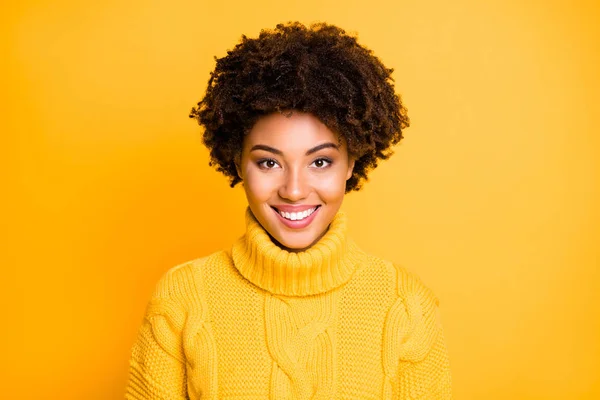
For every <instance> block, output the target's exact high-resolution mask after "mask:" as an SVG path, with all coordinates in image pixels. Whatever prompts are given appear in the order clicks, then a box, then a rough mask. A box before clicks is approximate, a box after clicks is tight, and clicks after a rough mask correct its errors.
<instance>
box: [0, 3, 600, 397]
mask: <svg viewBox="0 0 600 400" xmlns="http://www.w3.org/2000/svg"><path fill="white" fill-rule="evenodd" d="M0 19H1V21H0V38H1V39H0V43H1V44H2V48H0V50H2V53H1V54H2V56H1V60H2V61H1V63H0V68H1V71H0V72H1V74H0V76H1V77H0V79H1V87H2V104H0V112H1V113H2V114H1V118H0V127H1V136H0V145H1V146H0V147H1V151H2V153H1V155H2V157H1V160H2V161H1V163H2V166H1V167H2V168H1V169H0V171H1V172H0V173H1V175H0V177H1V178H2V196H1V199H2V200H1V201H2V211H3V213H2V223H1V225H2V240H1V241H0V243H2V248H1V252H0V254H1V257H2V258H1V267H2V270H1V279H0V300H1V303H0V304H2V309H3V311H2V317H1V319H2V328H1V329H0V332H1V333H0V339H1V340H0V346H1V347H0V354H1V357H2V363H1V364H0V365H1V366H0V375H1V376H2V378H1V379H0V382H1V383H0V385H1V386H2V387H0V393H2V394H1V395H0V396H1V397H2V398H6V399H34V398H44V399H54V398H56V399H120V398H123V394H124V387H125V383H126V379H127V368H128V365H127V364H128V360H129V351H130V348H131V346H132V344H133V341H134V340H135V337H136V333H137V329H138V327H139V326H140V324H141V322H142V317H143V313H144V310H145V306H146V303H147V302H148V300H149V298H150V294H151V292H152V290H153V288H154V285H155V284H156V281H157V280H158V279H159V277H160V276H161V275H162V274H163V273H164V272H165V271H167V270H168V269H169V268H171V267H173V266H174V265H177V264H180V263H182V262H185V261H188V260H191V259H194V258H197V257H201V256H205V255H207V254H210V253H212V252H214V251H217V250H219V249H222V248H226V247H228V246H230V245H231V244H232V243H233V241H234V240H235V239H236V238H237V237H239V236H240V235H241V234H242V233H243V230H244V225H243V223H244V220H243V213H244V209H245V198H244V195H243V190H242V189H241V187H238V188H235V189H230V188H229V187H228V182H227V180H226V179H225V178H224V177H222V176H221V175H219V174H218V173H217V172H215V171H214V170H213V169H211V168H210V167H209V166H208V155H207V151H206V149H204V148H203V147H202V144H201V133H202V131H201V128H200V127H199V126H198V125H197V124H196V123H195V122H194V121H193V120H191V119H189V118H188V113H189V111H190V109H191V107H192V106H194V105H195V104H196V102H197V101H198V100H200V99H201V97H202V95H203V94H204V90H205V89H206V84H207V82H208V78H209V73H210V71H211V70H212V68H213V67H214V65H215V61H214V56H218V57H222V56H224V55H225V54H226V52H227V50H228V49H231V48H233V46H234V45H235V44H236V43H238V41H239V39H240V38H241V35H242V34H246V35H247V36H250V37H256V36H257V35H258V34H259V32H260V30H261V29H263V28H273V27H275V25H276V24H277V23H279V22H284V21H289V20H298V21H300V22H303V23H310V22H316V21H325V22H329V23H333V24H336V25H339V26H340V27H342V28H344V29H346V31H348V32H350V33H355V34H357V35H358V38H359V42H360V43H362V44H364V45H365V46H367V47H368V48H370V49H372V50H373V51H374V52H375V54H376V55H377V56H379V57H380V58H381V60H382V61H383V62H384V64H385V65H386V66H388V67H391V68H394V70H395V71H394V73H393V76H394V78H395V82H396V89H397V92H398V93H399V94H401V96H402V99H403V101H404V102H405V104H406V106H407V108H408V111H409V116H410V118H411V127H410V128H409V129H407V130H406V132H405V139H404V140H403V141H402V142H401V144H400V145H398V146H397V147H396V148H395V155H394V156H393V157H392V158H391V159H390V160H388V161H386V162H383V163H381V165H380V167H379V168H378V169H377V170H375V171H373V173H372V174H371V178H370V181H369V182H368V183H367V184H366V185H365V186H364V189H363V191H361V192H357V193H352V194H349V195H348V196H347V198H346V201H345V203H344V206H343V207H344V209H345V210H346V211H347V213H348V214H349V221H350V233H351V235H352V236H353V238H354V240H355V241H356V242H358V244H359V245H361V247H362V248H363V249H365V250H366V251H368V252H371V253H373V254H376V255H379V256H381V257H384V258H387V259H389V260H392V261H394V262H397V263H399V264H402V265H404V266H405V267H406V268H408V269H409V270H411V271H413V272H415V273H417V274H418V275H419V276H420V277H421V278H422V280H423V281H424V282H425V283H426V284H427V285H428V286H429V287H431V288H432V289H433V290H434V292H435V293H436V294H437V296H438V297H439V299H440V306H441V315H442V319H443V324H444V328H445V333H446V340H447V344H448V349H449V353H450V361H451V367H452V373H453V379H454V391H455V397H456V398H457V399H464V400H470V399H556V400H558V399H561V400H563V399H598V398H600V340H599V338H600V295H599V293H600V283H599V282H600V276H599V275H600V273H599V270H600V261H599V258H600V257H599V255H600V254H599V253H600V251H599V247H600V246H599V245H600V212H599V210H600V206H599V205H600V195H599V191H598V189H599V186H600V182H599V181H600V177H599V172H600V165H599V164H600V162H599V161H598V157H600V139H599V137H598V134H599V132H600V118H599V116H598V108H599V106H600V102H599V94H598V93H599V92H600V77H599V74H598V70H600V46H599V45H598V43H599V39H600V29H599V26H600V5H599V4H598V3H597V2H596V1H567V0H545V1H516V0H510V1H507V0H493V1H485V2H484V1H475V0H455V1H445V0H425V1H416V0H407V1H403V0H400V1H388V0H371V1H354V0H351V1H331V0H305V1H302V2H293V1H267V0H259V1H252V2H246V1H239V0H233V1H219V2H208V1H183V0H171V1H167V2H165V1H155V0H145V1H114V0H113V1H103V2H83V1H79V2H77V1H61V0H58V1H47V0H38V1H33V0H28V1H20V2H16V1H14V2H12V4H11V3H10V2H9V3H3V5H2V12H1V17H0Z"/></svg>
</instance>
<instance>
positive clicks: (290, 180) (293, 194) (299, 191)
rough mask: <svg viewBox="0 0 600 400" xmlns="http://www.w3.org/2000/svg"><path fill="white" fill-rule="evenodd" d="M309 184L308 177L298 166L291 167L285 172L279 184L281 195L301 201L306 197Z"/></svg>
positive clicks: (284, 197) (290, 199)
mask: <svg viewBox="0 0 600 400" xmlns="http://www.w3.org/2000/svg"><path fill="white" fill-rule="evenodd" d="M308 188H309V185H308V182H307V181H306V177H305V176H304V175H303V173H302V171H301V170H300V169H298V168H289V169H288V170H287V171H286V173H285V174H283V177H282V181H281V184H280V185H279V196H280V197H281V198H283V199H287V200H289V201H294V202H295V201H299V200H302V199H304V198H306V196H307V194H308V190H309V189H308Z"/></svg>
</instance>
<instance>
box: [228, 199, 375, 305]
mask: <svg viewBox="0 0 600 400" xmlns="http://www.w3.org/2000/svg"><path fill="white" fill-rule="evenodd" d="M347 234H348V231H347V217H346V214H345V213H344V212H343V211H338V213H337V214H336V215H335V217H334V219H333V221H332V222H331V224H330V225H329V229H328V230H327V232H325V234H324V235H323V236H322V237H321V239H319V241H318V242H317V243H315V244H314V245H312V246H311V247H309V248H308V249H306V250H304V251H301V252H290V251H287V250H284V249H282V248H281V247H279V246H278V245H276V244H275V243H274V242H273V241H272V239H271V237H270V236H269V234H268V233H267V232H266V231H265V229H264V228H263V227H262V226H261V225H260V223H259V222H258V221H257V220H256V218H255V217H254V215H253V214H252V212H251V211H250V207H248V208H247V209H246V233H245V235H244V236H242V237H241V238H240V239H238V240H237V241H236V242H235V243H234V245H233V247H232V251H231V254H232V257H233V262H234V264H235V267H236V268H237V269H238V271H239V272H240V273H241V274H242V276H244V277H245V278H246V279H248V280H249V281H250V282H252V283H253V284H255V285H256V286H258V287H260V288H262V289H264V290H266V291H268V292H271V293H273V294H277V295H285V296H310V295H314V294H319V293H323V292H327V291H329V290H331V289H334V288H336V287H338V286H341V285H343V284H344V283H346V282H347V281H348V280H349V279H350V277H351V276H352V274H353V272H354V270H355V269H356V266H357V264H358V262H359V260H360V259H361V258H362V257H363V256H364V253H363V252H362V251H361V250H360V249H359V248H358V247H357V246H356V244H355V243H354V242H353V241H352V240H350V238H348V236H347Z"/></svg>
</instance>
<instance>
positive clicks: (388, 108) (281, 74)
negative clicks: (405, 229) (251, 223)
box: [190, 21, 409, 193]
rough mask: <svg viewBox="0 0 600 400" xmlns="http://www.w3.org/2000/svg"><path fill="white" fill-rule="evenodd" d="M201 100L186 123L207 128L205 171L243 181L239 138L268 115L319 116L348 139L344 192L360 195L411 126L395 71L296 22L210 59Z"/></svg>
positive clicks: (337, 31)
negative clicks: (349, 167)
mask: <svg viewBox="0 0 600 400" xmlns="http://www.w3.org/2000/svg"><path fill="white" fill-rule="evenodd" d="M215 60H216V64H217V65H216V67H215V70H214V71H213V72H211V74H210V79H209V81H208V87H207V89H206V94H205V96H204V98H203V99H202V100H201V101H200V102H198V105H197V107H193V108H192V111H191V113H190V118H194V119H196V120H197V121H198V123H199V124H200V125H202V126H204V127H205V131H204V136H203V142H204V144H205V145H206V147H208V149H209V150H210V157H211V160H210V163H209V164H210V165H211V166H214V165H216V168H217V170H218V171H220V172H222V173H224V174H225V175H226V176H228V177H229V178H230V179H231V183H230V185H231V187H234V186H235V185H236V184H237V183H239V182H240V181H241V179H240V177H239V176H238V174H237V171H236V167H235V160H236V157H237V156H239V155H240V153H241V149H242V143H243V139H244V135H246V134H247V133H248V132H249V131H250V130H251V129H252V127H253V125H254V124H255V123H256V121H257V120H258V119H259V118H260V117H262V116H264V115H267V114H270V113H273V112H283V111H285V110H298V111H301V112H306V113H310V114H312V115H314V116H315V117H317V118H318V119H319V120H321V122H323V123H324V124H325V125H326V126H327V127H328V128H329V129H330V130H331V131H333V132H335V133H337V134H338V136H339V135H342V136H343V137H344V138H345V139H346V143H347V146H348V153H349V155H350V156H352V157H354V158H355V165H354V171H353V174H352V177H351V178H350V179H348V181H347V182H346V193H347V192H349V191H351V190H359V189H360V187H361V183H362V180H363V179H364V180H367V172H368V171H369V170H370V169H372V168H375V167H376V166H377V162H378V160H380V159H387V158H389V156H390V155H392V153H393V151H392V150H391V147H392V146H393V145H395V144H396V143H398V142H399V141H400V140H401V139H402V138H403V136H402V129H404V128H406V127H408V126H409V119H408V116H407V114H406V108H405V107H404V106H403V105H402V103H401V100H400V97H399V96H398V95H397V94H396V93H395V91H394V83H393V82H394V79H393V78H392V77H391V74H392V72H393V71H394V70H393V68H386V67H385V66H384V65H383V64H382V62H381V61H380V60H379V58H377V57H376V56H375V55H373V53H372V51H371V50H369V49H367V48H365V47H363V46H361V45H359V44H358V43H357V41H356V37H354V36H351V35H348V34H346V32H345V31H344V30H343V29H341V28H339V27H337V26H334V25H330V24H327V23H323V22H320V23H313V24H311V25H310V27H308V28H307V27H306V26H304V25H303V24H301V23H300V22H292V21H290V22H288V23H287V24H278V25H277V26H276V28H275V29H274V30H261V32H260V35H259V37H258V38H257V39H248V38H247V37H246V35H242V40H241V42H240V43H238V44H237V45H236V46H235V47H234V49H233V50H229V51H228V52H227V55H226V56H224V57H222V58H217V57H215Z"/></svg>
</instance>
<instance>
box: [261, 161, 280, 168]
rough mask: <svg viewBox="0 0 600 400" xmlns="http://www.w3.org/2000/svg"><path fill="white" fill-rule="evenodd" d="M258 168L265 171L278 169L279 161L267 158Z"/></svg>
mask: <svg viewBox="0 0 600 400" xmlns="http://www.w3.org/2000/svg"><path fill="white" fill-rule="evenodd" d="M258 166H259V167H260V168H263V169H273V168H276V167H277V166H278V164H277V161H275V160H273V159H272V158H267V159H265V160H260V161H259V162H258Z"/></svg>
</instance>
